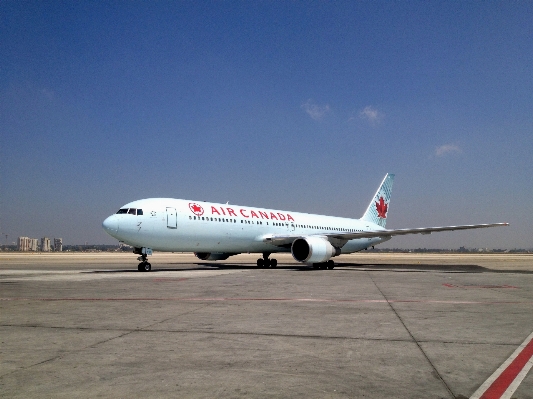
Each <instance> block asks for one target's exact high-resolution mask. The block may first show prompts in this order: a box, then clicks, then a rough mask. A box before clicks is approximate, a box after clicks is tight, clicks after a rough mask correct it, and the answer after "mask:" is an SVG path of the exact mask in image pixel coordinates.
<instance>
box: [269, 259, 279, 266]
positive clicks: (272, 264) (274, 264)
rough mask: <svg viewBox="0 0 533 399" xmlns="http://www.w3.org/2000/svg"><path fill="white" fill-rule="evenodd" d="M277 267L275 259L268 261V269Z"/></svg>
mask: <svg viewBox="0 0 533 399" xmlns="http://www.w3.org/2000/svg"><path fill="white" fill-rule="evenodd" d="M277 265H278V260H277V259H270V267H276V266H277Z"/></svg>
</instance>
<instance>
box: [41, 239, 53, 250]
mask: <svg viewBox="0 0 533 399" xmlns="http://www.w3.org/2000/svg"><path fill="white" fill-rule="evenodd" d="M50 250H51V248H50V239H49V238H48V237H43V238H41V252H50Z"/></svg>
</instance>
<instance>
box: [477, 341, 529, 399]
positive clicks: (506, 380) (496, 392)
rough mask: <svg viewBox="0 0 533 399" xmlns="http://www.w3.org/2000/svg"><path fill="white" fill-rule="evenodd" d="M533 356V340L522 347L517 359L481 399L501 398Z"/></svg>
mask: <svg viewBox="0 0 533 399" xmlns="http://www.w3.org/2000/svg"><path fill="white" fill-rule="evenodd" d="M531 357H533V340H530V341H529V343H528V344H527V345H526V346H525V347H524V349H522V351H521V352H520V353H519V354H518V356H516V357H515V359H514V360H513V361H512V362H511V364H509V366H507V368H506V369H505V370H504V371H503V372H502V373H501V374H500V375H499V377H498V378H496V380H495V381H494V382H493V383H492V384H491V386H490V387H489V388H488V389H487V390H486V391H485V393H484V394H483V395H481V397H480V399H499V398H501V396H502V395H503V394H504V393H505V391H506V390H507V388H509V385H511V383H512V382H513V381H514V380H515V378H516V377H517V375H518V374H519V373H520V372H521V371H522V369H523V368H524V367H525V365H526V364H527V362H529V360H530V359H531Z"/></svg>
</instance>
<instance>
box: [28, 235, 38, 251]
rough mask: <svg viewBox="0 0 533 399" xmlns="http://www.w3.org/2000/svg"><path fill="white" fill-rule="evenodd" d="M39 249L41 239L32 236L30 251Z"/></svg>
mask: <svg viewBox="0 0 533 399" xmlns="http://www.w3.org/2000/svg"><path fill="white" fill-rule="evenodd" d="M38 250H39V240H38V239H37V238H30V251H33V252H37V251H38Z"/></svg>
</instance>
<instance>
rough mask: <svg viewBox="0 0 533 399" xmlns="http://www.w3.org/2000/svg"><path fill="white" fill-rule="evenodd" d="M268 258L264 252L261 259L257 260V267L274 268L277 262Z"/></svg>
mask: <svg viewBox="0 0 533 399" xmlns="http://www.w3.org/2000/svg"><path fill="white" fill-rule="evenodd" d="M269 256H270V253H269V252H264V253H263V257H262V258H259V259H257V267H260V268H263V267H276V266H277V265H278V261H277V260H276V259H269V258H268V257H269Z"/></svg>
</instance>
